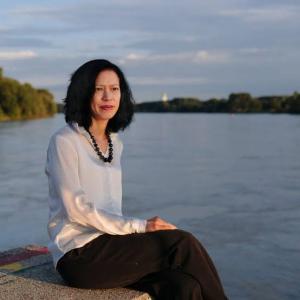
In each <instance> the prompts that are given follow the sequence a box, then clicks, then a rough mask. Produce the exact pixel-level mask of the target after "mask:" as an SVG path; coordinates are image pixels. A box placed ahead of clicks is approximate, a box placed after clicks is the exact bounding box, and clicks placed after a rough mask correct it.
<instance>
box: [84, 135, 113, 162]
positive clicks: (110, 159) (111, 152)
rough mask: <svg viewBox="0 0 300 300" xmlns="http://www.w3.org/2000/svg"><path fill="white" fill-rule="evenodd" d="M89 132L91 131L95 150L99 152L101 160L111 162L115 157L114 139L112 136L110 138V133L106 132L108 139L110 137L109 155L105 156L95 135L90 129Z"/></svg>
mask: <svg viewBox="0 0 300 300" xmlns="http://www.w3.org/2000/svg"><path fill="white" fill-rule="evenodd" d="M87 132H88V133H89V135H90V137H91V139H92V142H93V145H94V150H95V151H96V153H97V154H98V156H99V158H100V159H101V160H103V161H104V162H109V163H110V162H111V161H112V159H113V144H112V141H111V138H110V134H109V133H106V136H107V139H108V147H109V149H108V153H109V154H108V157H104V155H103V154H102V152H101V151H100V149H99V146H98V144H97V142H96V140H95V138H94V136H93V135H92V134H91V133H90V131H89V130H88V129H87Z"/></svg>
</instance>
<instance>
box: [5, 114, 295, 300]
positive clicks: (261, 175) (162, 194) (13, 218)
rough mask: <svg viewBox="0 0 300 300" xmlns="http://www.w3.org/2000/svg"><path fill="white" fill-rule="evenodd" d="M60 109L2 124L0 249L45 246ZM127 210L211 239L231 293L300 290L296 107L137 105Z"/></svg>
mask: <svg viewBox="0 0 300 300" xmlns="http://www.w3.org/2000/svg"><path fill="white" fill-rule="evenodd" d="M64 124H65V123H64V119H63V115H61V114H57V115H56V116H55V117H54V118H49V119H41V120H32V121H16V122H2V123H0V200H1V201H0V226H1V239H0V251H1V250H6V249H9V248H13V247H18V246H23V245H26V244H30V243H38V244H42V245H46V244H47V242H48V237H47V231H46V224H47V218H48V206H47V192H48V186H47V179H46V176H45V174H44V166H45V159H46V149H47V146H48V141H49V138H50V136H51V135H52V133H53V132H54V131H56V130H57V129H59V128H60V127H62V126H64ZM120 137H121V139H122V140H123V142H124V152H123V157H122V167H123V207H124V209H123V212H124V214H125V215H128V216H134V217H141V218H150V217H153V216H155V215H158V216H160V217H161V218H163V219H165V220H167V221H169V222H171V223H174V224H175V225H176V226H177V227H178V228H182V229H185V230H188V231H190V232H192V233H193V234H194V235H195V236H196V237H197V238H198V239H199V240H200V241H201V242H202V243H203V245H204V246H205V247H206V248H207V250H208V252H209V254H210V255H211V257H212V259H213V261H214V262H215V264H216V267H217V269H218V271H219V273H220V276H221V279H222V281H223V283H224V287H225V290H226V293H227V294H228V296H229V298H230V299H233V300H234V299H237V300H248V299H263V300H268V299H270V300H277V299H278V300H281V299H300V284H299V282H300V184H299V178H300V116H293V115H271V114H244V115H230V114H146V113H140V114H136V116H135V120H134V122H133V123H132V124H131V126H130V128H129V129H128V130H126V131H125V132H122V133H120Z"/></svg>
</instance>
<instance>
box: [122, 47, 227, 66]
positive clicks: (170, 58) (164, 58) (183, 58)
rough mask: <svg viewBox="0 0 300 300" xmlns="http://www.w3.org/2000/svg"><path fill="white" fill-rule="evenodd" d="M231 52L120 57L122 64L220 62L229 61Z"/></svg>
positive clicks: (134, 54) (195, 52) (136, 54)
mask: <svg viewBox="0 0 300 300" xmlns="http://www.w3.org/2000/svg"><path fill="white" fill-rule="evenodd" d="M229 61H230V54H229V53H228V52H227V51H222V50H218V51H214V50H212V51H207V50H199V51H193V52H180V53H167V54H150V53H148V54H144V53H129V54H128V55H126V56H125V57H123V58H121V59H119V63H120V64H130V63H135V62H145V63H148V62H154V63H159V62H163V63H167V62H170V63H178V62H181V63H182V62H187V63H196V64H218V63H228V62H229Z"/></svg>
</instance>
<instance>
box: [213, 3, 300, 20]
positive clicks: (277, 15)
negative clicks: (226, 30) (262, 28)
mask: <svg viewBox="0 0 300 300" xmlns="http://www.w3.org/2000/svg"><path fill="white" fill-rule="evenodd" d="M299 13H300V10H299V7H297V6H292V5H286V6H283V5H278V6H270V7H261V8H245V9H231V10H227V9H226V10H221V11H220V12H219V15H221V16H226V17H237V18H241V19H243V20H245V21H248V22H278V21H285V20H289V21H290V20H292V19H293V18H298V16H299Z"/></svg>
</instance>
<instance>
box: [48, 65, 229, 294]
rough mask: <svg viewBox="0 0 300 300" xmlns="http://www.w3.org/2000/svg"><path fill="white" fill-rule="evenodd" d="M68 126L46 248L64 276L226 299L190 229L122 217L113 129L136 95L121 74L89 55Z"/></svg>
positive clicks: (75, 82)
mask: <svg viewBox="0 0 300 300" xmlns="http://www.w3.org/2000/svg"><path fill="white" fill-rule="evenodd" d="M64 104H65V106H64V113H65V120H66V123H67V125H65V126H64V127H63V128H61V129H59V130H58V131H57V132H55V133H54V134H53V136H52V137H51V139H50V142H49V147H48V151H47V163H46V169H45V170H46V174H47V176H48V182H49V207H50V214H49V223H48V233H49V236H50V240H51V242H50V244H49V250H50V252H51V254H52V257H53V263H54V266H55V268H56V270H57V271H58V272H59V274H60V275H61V276H62V278H63V279H64V281H65V282H66V283H67V284H68V285H70V286H74V287H79V288H91V289H94V288H114V287H128V288H132V289H136V290H140V291H145V292H148V293H149V294H150V295H151V296H153V297H155V299H214V300H221V299H226V296H225V295H224V291H223V288H222V284H221V281H220V279H219V276H218V274H217V271H216V269H215V267H214V265H213V262H212V261H211V259H210V258H209V256H208V254H207V252H206V251H205V249H204V248H203V246H202V245H201V244H200V242H199V241H198V240H197V239H196V238H195V237H194V236H193V235H192V234H190V233H188V232H186V231H184V230H180V229H177V228H176V226H174V225H172V224H170V223H168V222H166V221H164V220H162V219H161V218H159V217H153V218H150V219H148V220H143V219H138V218H131V217H125V216H123V214H122V207H121V205H122V203H121V202H122V183H121V165H120V158H121V153H122V150H123V144H122V142H121V140H120V139H119V137H118V134H117V132H118V131H119V130H124V129H125V128H126V127H128V125H129V124H130V122H131V120H132V116H133V109H134V107H133V105H134V102H133V98H132V95H131V91H130V88H129V86H128V83H127V81H126V79H125V77H124V75H123V73H122V71H121V70H120V69H119V68H118V67H117V66H116V65H114V64H112V63H110V62H109V61H107V60H92V61H89V62H87V63H85V64H84V65H82V66H81V67H80V68H79V69H78V70H76V71H75V73H74V74H73V75H72V77H71V82H70V84H69V87H68V91H67V97H66V99H65V102H64Z"/></svg>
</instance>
